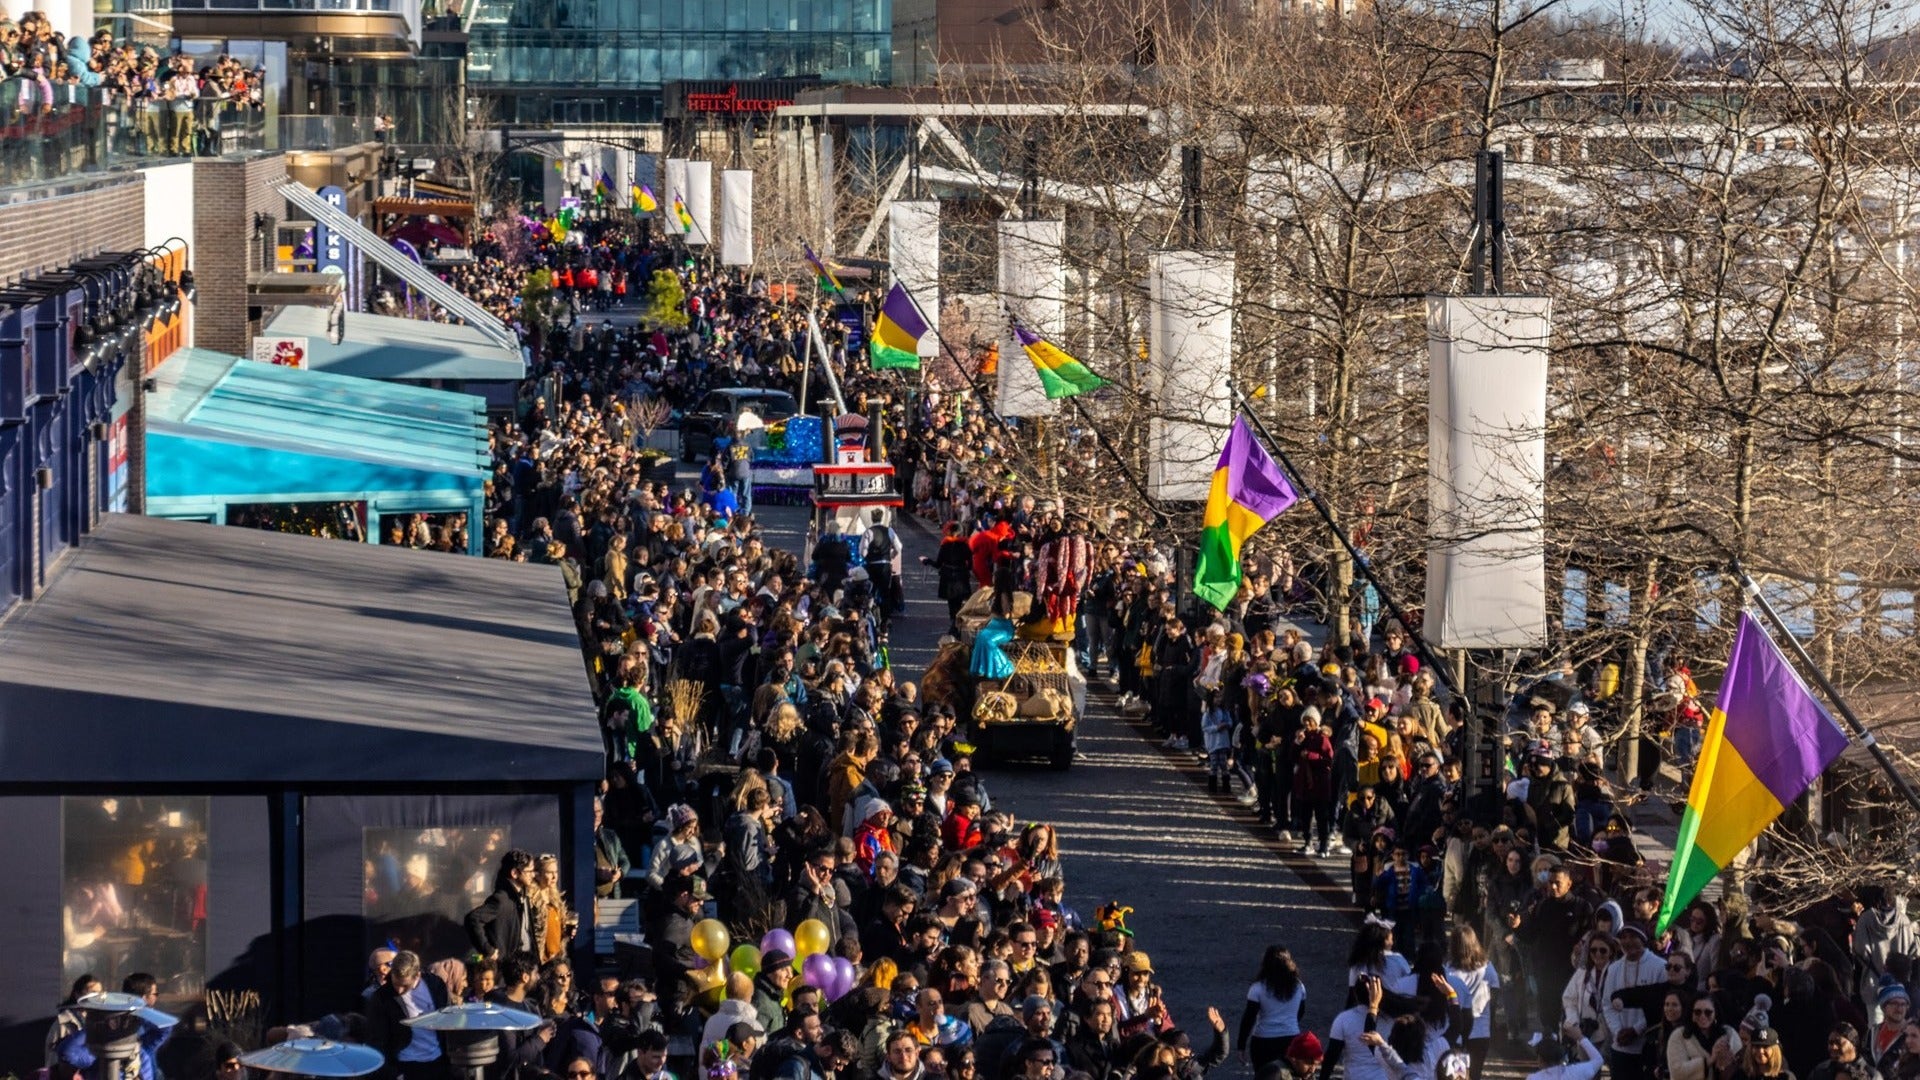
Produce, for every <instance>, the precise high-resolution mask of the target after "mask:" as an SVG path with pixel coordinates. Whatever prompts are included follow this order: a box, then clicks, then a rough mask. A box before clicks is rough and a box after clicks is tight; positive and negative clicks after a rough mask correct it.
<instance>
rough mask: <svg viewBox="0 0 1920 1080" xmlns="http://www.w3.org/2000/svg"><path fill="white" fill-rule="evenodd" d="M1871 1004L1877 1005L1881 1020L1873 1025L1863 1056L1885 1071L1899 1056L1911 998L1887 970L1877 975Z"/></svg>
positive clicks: (1887, 1070)
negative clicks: (1877, 979) (1876, 983)
mask: <svg viewBox="0 0 1920 1080" xmlns="http://www.w3.org/2000/svg"><path fill="white" fill-rule="evenodd" d="M1874 1005H1875V1006H1877V1007H1878V1009H1879V1012H1880V1022H1879V1023H1878V1024H1875V1025H1874V1026H1873V1037H1872V1040H1871V1042H1872V1049H1871V1051H1870V1052H1868V1053H1867V1054H1866V1055H1865V1056H1866V1057H1867V1058H1868V1059H1870V1060H1871V1061H1872V1062H1873V1064H1874V1067H1875V1068H1877V1069H1879V1070H1880V1072H1881V1073H1882V1074H1887V1073H1890V1072H1891V1071H1892V1069H1893V1062H1894V1059H1895V1058H1897V1057H1899V1056H1900V1033H1901V1031H1902V1030H1903V1029H1905V1028H1906V1026H1907V1018H1908V1016H1909V1015H1910V1014H1911V1012H1912V1008H1913V1001H1912V998H1911V997H1910V996H1908V994H1907V988H1906V987H1905V986H1902V985H1900V980H1899V979H1896V978H1894V977H1893V976H1892V975H1891V974H1886V975H1881V976H1880V983H1879V985H1878V987H1877V988H1876V989H1875V992H1874ZM1862 1049H1863V1050H1865V1049H1867V1048H1865V1047H1862Z"/></svg>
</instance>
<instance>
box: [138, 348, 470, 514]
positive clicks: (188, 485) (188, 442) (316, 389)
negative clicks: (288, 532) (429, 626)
mask: <svg viewBox="0 0 1920 1080" xmlns="http://www.w3.org/2000/svg"><path fill="white" fill-rule="evenodd" d="M154 379H155V383H156V388H155V389H154V390H153V392H151V393H150V394H148V395H147V505H148V512H149V513H152V514H155V515H158V516H163V517H165V516H174V517H177V516H185V515H189V514H198V513H202V512H205V511H207V510H208V509H209V508H210V507H213V506H215V505H223V504H225V503H229V502H308V501H366V502H368V503H369V504H370V506H371V508H372V509H374V510H375V511H379V512H396V511H442V510H445V511H467V510H470V509H471V508H472V507H474V506H476V505H478V503H479V501H480V500H481V498H482V496H483V495H484V485H485V483H486V480H487V478H488V476H489V475H490V474H491V470H492V464H491V458H490V457H489V455H488V452H487V420H486V406H485V403H484V402H483V401H482V400H481V399H480V398H477V397H473V396H471V395H468V394H456V393H451V392H449V391H445V390H430V389H425V388H421V387H413V386H402V385H398V384H394V383H386V382H377V381H375V380H372V379H356V378H350V377H347V376H343V375H333V374H328V373H326V372H319V371H301V370H297V369H294V368H285V367H278V366H275V365H273V364H266V363H258V362H255V361H252V360H242V359H239V358H238V357H233V356H228V355H226V354H224V353H217V352H213V351H210V350H207V349H197V348H190V349H182V350H180V351H179V352H177V353H175V354H174V355H173V356H172V357H170V358H169V359H168V360H167V362H166V363H164V364H162V365H161V366H160V368H159V370H158V371H156V372H155V374H154Z"/></svg>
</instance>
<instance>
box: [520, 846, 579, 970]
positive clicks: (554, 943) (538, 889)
mask: <svg viewBox="0 0 1920 1080" xmlns="http://www.w3.org/2000/svg"><path fill="white" fill-rule="evenodd" d="M528 900H529V902H530V905H531V907H532V910H533V923H534V931H535V932H534V945H535V947H536V951H537V952H538V953H539V956H540V962H541V963H543V964H544V963H546V962H547V961H549V960H551V959H553V958H554V957H556V956H561V955H564V954H565V952H566V948H567V939H568V938H570V937H572V936H573V930H574V927H575V926H577V925H578V924H579V921H580V917H579V916H578V915H575V914H574V913H573V912H572V911H571V910H569V909H568V907H567V898H566V894H565V893H562V892H561V891H560V859H559V857H558V856H555V855H552V854H547V853H542V854H541V855H540V856H538V857H537V858H535V859H534V860H533V889H532V891H531V892H530V893H529V894H528Z"/></svg>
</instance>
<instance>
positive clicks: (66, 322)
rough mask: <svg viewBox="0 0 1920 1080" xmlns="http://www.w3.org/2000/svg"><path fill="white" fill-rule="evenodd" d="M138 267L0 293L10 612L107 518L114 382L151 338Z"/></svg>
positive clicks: (0, 460) (0, 591)
mask: <svg viewBox="0 0 1920 1080" xmlns="http://www.w3.org/2000/svg"><path fill="white" fill-rule="evenodd" d="M137 260H138V256H137V255H132V254H129V255H125V256H103V257H100V258H97V259H90V260H87V261H86V262H84V263H80V264H76V265H75V266H74V267H72V268H70V269H68V270H65V271H62V272H60V273H58V274H52V275H47V276H44V277H41V278H35V279H29V280H27V281H23V282H20V283H18V284H16V285H14V286H13V287H11V288H9V289H6V290H4V291H0V615H4V613H5V612H6V611H7V610H8V609H9V608H10V607H11V606H12V605H14V604H16V603H19V602H20V601H22V600H26V599H31V598H32V597H33V596H35V595H36V594H37V593H38V592H39V591H40V590H41V589H43V588H44V587H45V586H46V584H47V582H48V581H49V580H50V579H51V576H52V574H53V572H54V569H55V567H56V566H57V565H58V563H59V560H60V557H61V556H62V555H63V554H64V553H65V552H66V551H67V550H68V549H70V548H72V547H73V546H74V545H75V544H77V543H79V542H80V539H81V537H83V536H85V535H86V534H87V532H88V531H89V530H91V529H92V528H93V526H94V524H95V522H97V521H98V520H99V517H100V514H101V512H102V511H104V510H105V509H106V500H107V483H106V480H107V475H108V467H107V449H108V443H107V432H108V430H109V426H110V421H111V419H112V415H113V403H114V398H115V390H114V376H115V375H117V374H118V373H119V371H120V369H121V368H122V367H123V366H125V365H126V364H128V363H130V362H131V363H135V364H136V365H137V364H138V363H139V361H140V353H141V350H142V348H143V342H144V338H145V335H144V333H142V330H143V329H144V328H143V327H142V326H141V321H142V316H143V312H140V311H136V310H135V297H136V295H137V294H136V290H135V274H134V270H135V268H136V267H137V266H138V261H137Z"/></svg>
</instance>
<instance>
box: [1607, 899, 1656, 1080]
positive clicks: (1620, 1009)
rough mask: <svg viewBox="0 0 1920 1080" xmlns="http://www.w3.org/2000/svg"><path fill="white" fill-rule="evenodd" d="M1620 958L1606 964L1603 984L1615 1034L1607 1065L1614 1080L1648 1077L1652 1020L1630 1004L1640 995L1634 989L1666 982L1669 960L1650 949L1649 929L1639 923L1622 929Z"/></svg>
mask: <svg viewBox="0 0 1920 1080" xmlns="http://www.w3.org/2000/svg"><path fill="white" fill-rule="evenodd" d="M1619 940H1620V957H1619V959H1616V960H1614V961H1613V962H1612V963H1610V964H1608V965H1607V972H1606V976H1605V977H1604V978H1603V979H1602V980H1601V983H1600V1007H1601V1013H1602V1016H1603V1018H1604V1019H1605V1020H1606V1024H1607V1030H1608V1031H1610V1032H1612V1033H1613V1045H1612V1047H1611V1050H1610V1053H1609V1056H1608V1068H1609V1071H1610V1072H1611V1074H1612V1077H1613V1080H1645V1078H1646V1076H1647V1069H1646V1064H1645V1062H1646V1054H1645V1050H1646V1041H1645V1039H1646V1032H1647V1027H1648V1025H1649V1023H1650V1021H1649V1018H1648V1017H1647V1014H1646V1011H1645V1010H1644V1009H1639V1008H1634V1007H1631V1006H1630V1005H1628V1001H1630V1000H1634V999H1637V998H1638V997H1639V996H1640V995H1637V994H1635V993H1633V991H1634V990H1636V989H1638V988H1639V987H1643V986H1660V985H1663V984H1664V983H1665V982H1666V976H1667V962H1666V959H1665V958H1664V957H1662V956H1660V954H1658V953H1656V952H1654V951H1653V950H1652V949H1649V948H1647V932H1646V930H1645V929H1644V928H1642V927H1641V926H1640V925H1639V924H1637V923H1626V924H1624V925H1622V926H1621V927H1620V929H1619Z"/></svg>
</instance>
